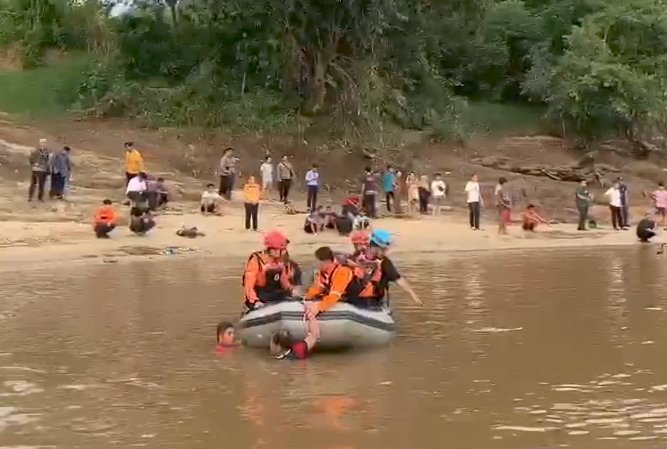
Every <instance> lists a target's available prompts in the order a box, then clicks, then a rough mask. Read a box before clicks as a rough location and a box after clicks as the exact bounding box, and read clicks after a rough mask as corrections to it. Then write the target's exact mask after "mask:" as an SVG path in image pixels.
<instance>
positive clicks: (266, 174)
mask: <svg viewBox="0 0 667 449" xmlns="http://www.w3.org/2000/svg"><path fill="white" fill-rule="evenodd" d="M259 173H260V174H261V175H262V190H264V191H265V192H266V191H269V190H271V188H272V187H273V164H272V162H271V156H266V157H265V158H264V162H262V165H260V166H259Z"/></svg>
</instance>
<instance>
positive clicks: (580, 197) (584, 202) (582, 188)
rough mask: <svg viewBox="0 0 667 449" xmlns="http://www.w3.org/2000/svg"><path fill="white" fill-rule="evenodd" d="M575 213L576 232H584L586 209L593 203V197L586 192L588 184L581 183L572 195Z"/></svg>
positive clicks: (586, 216)
mask: <svg viewBox="0 0 667 449" xmlns="http://www.w3.org/2000/svg"><path fill="white" fill-rule="evenodd" d="M574 195H575V203H576V205H577V212H579V226H578V227H577V231H586V220H588V208H589V207H590V206H591V203H592V202H593V195H591V192H589V190H588V183H587V182H586V181H581V182H580V183H579V187H577V190H576V191H575V193H574Z"/></svg>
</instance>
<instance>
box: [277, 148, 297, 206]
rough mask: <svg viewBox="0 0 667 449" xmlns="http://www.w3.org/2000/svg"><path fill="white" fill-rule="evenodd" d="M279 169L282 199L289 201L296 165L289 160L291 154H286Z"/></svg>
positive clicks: (279, 185)
mask: <svg viewBox="0 0 667 449" xmlns="http://www.w3.org/2000/svg"><path fill="white" fill-rule="evenodd" d="M277 171H278V190H279V195H280V201H282V202H283V203H287V202H288V201H289V191H290V188H291V187H292V179H294V167H292V163H291V162H290V161H289V156H287V155H284V156H283V158H282V160H281V161H280V163H279V164H278V167H277Z"/></svg>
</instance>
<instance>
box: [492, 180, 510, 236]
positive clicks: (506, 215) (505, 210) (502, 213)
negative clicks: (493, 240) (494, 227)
mask: <svg viewBox="0 0 667 449" xmlns="http://www.w3.org/2000/svg"><path fill="white" fill-rule="evenodd" d="M505 184H507V179H505V178H504V177H501V178H500V179H498V185H496V190H495V192H494V194H495V197H496V207H497V208H498V234H507V223H509V222H510V206H511V202H510V197H509V195H508V194H507V192H506V191H505Z"/></svg>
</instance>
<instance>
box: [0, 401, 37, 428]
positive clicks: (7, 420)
mask: <svg viewBox="0 0 667 449" xmlns="http://www.w3.org/2000/svg"><path fill="white" fill-rule="evenodd" d="M17 411H18V409H17V408H16V407H0V431H1V430H4V429H6V428H7V427H9V426H21V425H25V424H30V423H33V422H35V421H38V420H39V418H40V416H41V415H40V414H37V413H17Z"/></svg>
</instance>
